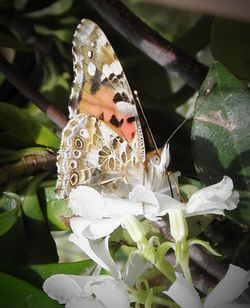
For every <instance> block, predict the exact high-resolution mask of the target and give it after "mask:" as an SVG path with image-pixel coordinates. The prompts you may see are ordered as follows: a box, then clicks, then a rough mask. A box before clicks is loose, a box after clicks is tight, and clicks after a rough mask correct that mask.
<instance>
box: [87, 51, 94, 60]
mask: <svg viewBox="0 0 250 308" xmlns="http://www.w3.org/2000/svg"><path fill="white" fill-rule="evenodd" d="M87 55H88V57H89V58H90V59H92V57H93V51H92V50H88V52H87Z"/></svg>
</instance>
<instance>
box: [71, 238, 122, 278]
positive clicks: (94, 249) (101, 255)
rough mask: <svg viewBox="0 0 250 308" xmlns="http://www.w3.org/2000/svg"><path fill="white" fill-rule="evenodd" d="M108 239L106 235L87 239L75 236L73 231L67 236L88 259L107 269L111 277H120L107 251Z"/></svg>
mask: <svg viewBox="0 0 250 308" xmlns="http://www.w3.org/2000/svg"><path fill="white" fill-rule="evenodd" d="M108 240H109V237H108V236H107V237H106V238H104V239H102V240H98V241H97V240H95V241H94V240H89V239H88V238H86V237H83V236H77V235H76V234H75V233H72V234H71V235H70V236H69V241H70V242H73V243H74V244H75V245H77V246H78V247H79V248H80V249H82V250H83V251H84V253H85V254H86V255H88V256H89V258H90V259H92V260H93V261H95V262H96V263H97V264H98V265H100V266H101V267H103V268H104V269H105V270H107V271H108V272H109V273H110V274H111V275H112V276H113V277H115V278H117V279H120V278H121V274H120V271H119V269H118V267H117V265H116V264H115V262H114V260H113V259H112V257H111V255H110V253H109V247H108Z"/></svg>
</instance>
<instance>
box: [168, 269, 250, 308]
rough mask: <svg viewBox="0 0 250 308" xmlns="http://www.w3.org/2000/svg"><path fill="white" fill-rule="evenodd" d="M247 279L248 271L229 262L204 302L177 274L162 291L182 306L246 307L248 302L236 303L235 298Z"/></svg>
mask: <svg viewBox="0 0 250 308" xmlns="http://www.w3.org/2000/svg"><path fill="white" fill-rule="evenodd" d="M249 281H250V272H249V271H248V272H247V271H245V270H243V269H241V268H240V267H237V266H234V265H232V264H231V265H230V266H229V269H228V271H227V273H226V275H225V277H224V278H223V279H222V280H221V281H220V282H219V283H218V284H217V286H216V287H215V288H214V289H213V291H212V292H211V293H210V294H209V295H208V296H207V298H206V300H205V302H204V304H202V302H201V300H200V297H199V295H198V293H197V292H196V290H195V289H194V287H193V286H192V285H191V284H190V283H189V282H188V281H187V280H186V279H185V278H183V276H182V275H178V276H177V278H176V281H175V282H174V283H173V284H172V286H171V287H170V288H169V289H168V291H164V292H163V293H165V294H166V295H168V296H169V297H171V298H172V299H173V300H174V301H175V302H176V303H177V304H178V305H180V307H182V308H202V307H203V308H243V307H246V308H247V307H249V304H239V303H236V302H235V299H237V298H238V297H239V296H240V295H241V293H242V292H243V291H244V290H245V289H246V288H247V287H248V282H249Z"/></svg>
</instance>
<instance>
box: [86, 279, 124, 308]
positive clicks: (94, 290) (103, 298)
mask: <svg viewBox="0 0 250 308" xmlns="http://www.w3.org/2000/svg"><path fill="white" fill-rule="evenodd" d="M85 290H86V292H87V293H91V294H94V295H95V296H96V299H97V300H99V301H100V302H102V303H103V304H104V305H105V307H109V308H116V307H121V308H129V307H130V306H129V298H128V292H127V288H126V285H125V283H124V282H123V281H122V280H115V279H113V278H112V277H110V278H107V279H104V280H102V281H99V282H97V281H93V282H91V283H90V284H89V285H86V288H85Z"/></svg>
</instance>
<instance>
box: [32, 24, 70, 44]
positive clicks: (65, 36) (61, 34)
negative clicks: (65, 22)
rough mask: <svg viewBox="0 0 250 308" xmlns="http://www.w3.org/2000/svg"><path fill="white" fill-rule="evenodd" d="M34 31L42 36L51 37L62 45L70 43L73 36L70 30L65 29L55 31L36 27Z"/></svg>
mask: <svg viewBox="0 0 250 308" xmlns="http://www.w3.org/2000/svg"><path fill="white" fill-rule="evenodd" d="M35 30H36V31H37V32H38V33H39V34H42V35H53V36H55V37H57V38H58V39H59V40H61V41H62V42H64V43H68V42H70V41H71V39H72V36H73V31H72V29H67V28H64V29H58V30H55V29H49V28H47V27H44V26H40V25H36V26H35Z"/></svg>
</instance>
